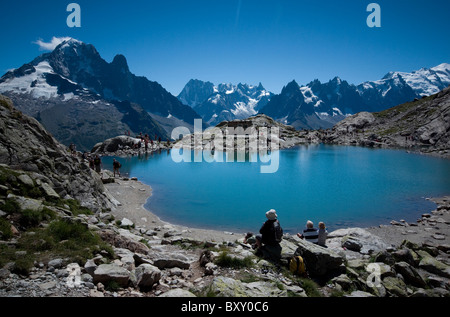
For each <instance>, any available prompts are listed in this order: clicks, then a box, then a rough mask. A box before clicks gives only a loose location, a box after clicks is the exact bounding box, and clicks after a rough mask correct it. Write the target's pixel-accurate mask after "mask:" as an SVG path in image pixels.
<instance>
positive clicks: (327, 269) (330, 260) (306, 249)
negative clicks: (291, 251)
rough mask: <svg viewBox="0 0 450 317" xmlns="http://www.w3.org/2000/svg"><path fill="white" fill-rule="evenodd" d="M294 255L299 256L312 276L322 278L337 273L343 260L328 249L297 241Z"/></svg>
mask: <svg viewBox="0 0 450 317" xmlns="http://www.w3.org/2000/svg"><path fill="white" fill-rule="evenodd" d="M297 245H298V248H297V250H296V251H295V255H300V256H302V257H303V260H304V261H305V265H306V270H307V271H308V273H309V274H311V275H314V276H323V275H327V274H329V273H334V272H336V271H338V270H339V269H340V267H341V265H342V263H343V262H344V261H343V258H342V257H341V256H340V255H339V254H337V253H336V252H334V251H332V250H331V249H328V248H323V247H321V246H319V245H316V244H313V243H310V242H307V241H303V240H301V239H298V241H297Z"/></svg>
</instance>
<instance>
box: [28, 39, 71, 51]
mask: <svg viewBox="0 0 450 317" xmlns="http://www.w3.org/2000/svg"><path fill="white" fill-rule="evenodd" d="M70 39H72V38H71V37H55V36H54V37H53V38H52V40H51V41H50V42H49V43H46V42H44V41H42V40H41V39H39V40H37V41H36V42H33V43H34V44H37V45H39V50H41V51H53V50H54V49H55V48H56V47H57V46H58V45H59V44H61V43H62V42H64V41H68V40H70Z"/></svg>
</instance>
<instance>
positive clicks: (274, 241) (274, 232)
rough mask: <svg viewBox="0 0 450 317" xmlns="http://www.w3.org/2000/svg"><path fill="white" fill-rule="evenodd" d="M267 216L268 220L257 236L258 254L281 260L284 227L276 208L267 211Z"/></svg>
mask: <svg viewBox="0 0 450 317" xmlns="http://www.w3.org/2000/svg"><path fill="white" fill-rule="evenodd" d="M266 218H267V221H266V222H265V223H264V224H263V225H262V227H261V229H260V230H259V233H260V234H258V235H256V237H255V238H256V243H255V246H256V248H257V250H256V255H262V256H263V257H264V258H268V259H272V260H279V259H280V258H281V246H280V242H281V239H282V236H283V229H282V228H281V225H280V222H279V221H278V215H277V213H276V211H275V210H274V209H271V210H269V211H268V212H266Z"/></svg>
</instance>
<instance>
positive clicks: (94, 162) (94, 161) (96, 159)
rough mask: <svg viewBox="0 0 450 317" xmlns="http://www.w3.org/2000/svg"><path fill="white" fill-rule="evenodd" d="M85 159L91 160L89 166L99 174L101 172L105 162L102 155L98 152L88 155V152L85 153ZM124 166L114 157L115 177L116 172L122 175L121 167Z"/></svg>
mask: <svg viewBox="0 0 450 317" xmlns="http://www.w3.org/2000/svg"><path fill="white" fill-rule="evenodd" d="M82 157H83V159H84V160H86V161H88V162H89V167H90V168H91V169H92V170H94V171H96V172H97V173H98V174H101V172H102V168H103V162H102V159H101V157H100V156H99V155H98V154H96V155H94V156H91V155H88V154H87V153H86V152H84V153H83V156H82ZM121 167H122V164H121V163H120V162H119V161H117V160H116V159H113V171H114V177H116V174H118V175H119V177H120V168H121Z"/></svg>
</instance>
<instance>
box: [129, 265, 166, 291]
mask: <svg viewBox="0 0 450 317" xmlns="http://www.w3.org/2000/svg"><path fill="white" fill-rule="evenodd" d="M135 274H136V284H137V286H138V287H139V288H140V289H144V290H145V289H151V288H152V287H153V285H154V284H156V283H158V282H159V280H160V279H161V271H160V270H159V269H158V268H157V267H156V266H153V265H151V264H141V265H139V266H138V267H137V268H136V273H135Z"/></svg>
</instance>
